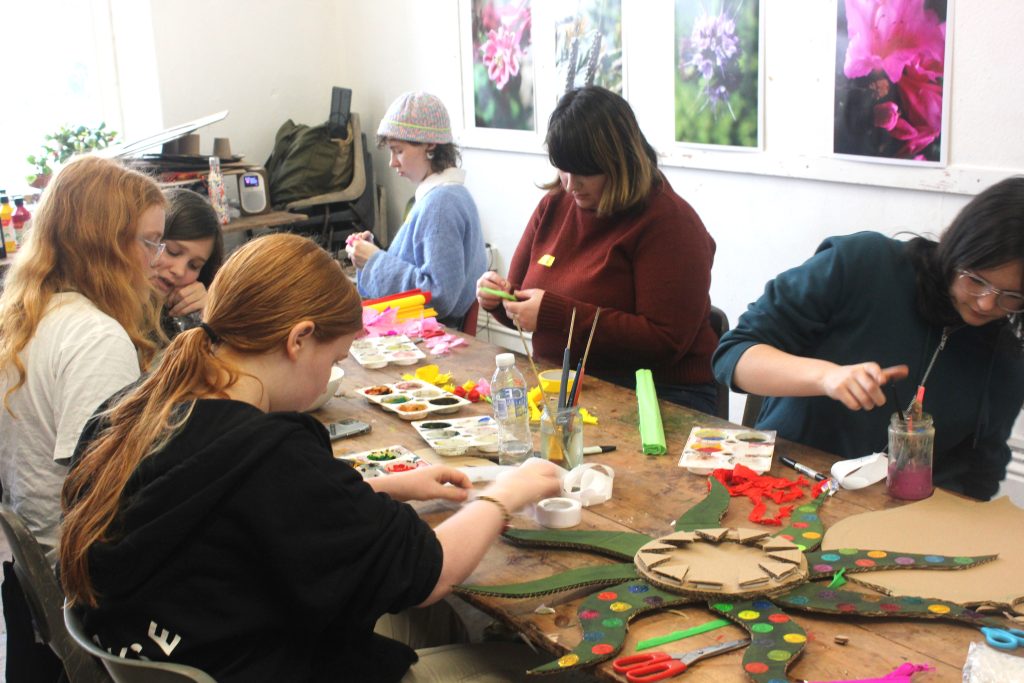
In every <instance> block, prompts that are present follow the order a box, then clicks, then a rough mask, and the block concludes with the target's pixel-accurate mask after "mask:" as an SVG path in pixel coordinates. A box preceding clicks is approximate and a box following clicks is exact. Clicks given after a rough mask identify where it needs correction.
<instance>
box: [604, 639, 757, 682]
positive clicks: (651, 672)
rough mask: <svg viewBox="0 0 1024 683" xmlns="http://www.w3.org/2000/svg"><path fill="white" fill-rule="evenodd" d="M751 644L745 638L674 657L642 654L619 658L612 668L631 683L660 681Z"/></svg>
mask: <svg viewBox="0 0 1024 683" xmlns="http://www.w3.org/2000/svg"><path fill="white" fill-rule="evenodd" d="M749 644H750V639H749V638H743V639H740V640H730V641H729V642H727V643H720V644H718V645H709V646H707V647H702V648H700V649H699V650H694V651H692V652H682V653H679V654H674V655H670V654H666V653H664V652H641V653H639V654H635V655H627V656H625V657H619V658H618V659H616V660H615V661H614V662H613V663H612V667H613V668H614V669H615V671H617V672H618V673H620V674H626V680H628V681H629V682H630V683H648V682H649V681H660V680H662V679H663V678H671V677H672V676H678V675H679V674H681V673H683V672H684V671H686V669H687V667H689V666H690V665H691V664H693V663H694V662H696V661H699V660H701V659H707V658H708V657H714V656H715V655H720V654H722V653H723V652H729V651H730V650H737V649H739V648H741V647H744V646H746V645H749Z"/></svg>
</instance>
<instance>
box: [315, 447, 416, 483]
mask: <svg viewBox="0 0 1024 683" xmlns="http://www.w3.org/2000/svg"><path fill="white" fill-rule="evenodd" d="M334 457H335V458H337V459H338V460H344V461H346V462H348V463H350V464H351V465H352V467H354V468H355V469H356V471H357V472H359V474H361V475H363V479H372V478H374V477H380V476H383V475H385V474H395V473H397V472H408V471H409V470H414V469H417V468H419V467H428V466H429V465H430V463H429V462H427V461H426V460H424V459H423V458H421V457H420V456H418V455H416V454H415V453H413V452H412V451H410V450H409V449H408V448H406V447H405V446H398V445H396V446H388V447H386V448H375V449H373V450H372V451H360V452H359V453H350V454H347V455H336V456H334Z"/></svg>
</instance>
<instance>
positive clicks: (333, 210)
mask: <svg viewBox="0 0 1024 683" xmlns="http://www.w3.org/2000/svg"><path fill="white" fill-rule="evenodd" d="M350 122H351V126H352V135H353V149H352V159H353V162H354V166H353V170H352V180H351V181H350V182H349V184H348V186H347V187H339V188H337V189H336V190H334V191H332V192H327V193H325V194H319V195H316V196H314V197H307V198H305V199H299V200H296V201H293V202H289V203H288V204H287V205H286V206H285V209H286V210H288V211H294V212H297V213H303V214H306V215H307V216H309V218H307V219H306V220H303V221H298V222H296V223H291V224H289V225H288V226H287V228H286V229H287V230H288V231H289V232H298V233H303V234H307V235H309V236H311V237H314V238H316V239H318V240H319V242H320V244H321V246H323V247H324V248H325V249H327V250H328V251H336V250H337V248H338V247H339V246H343V245H344V242H345V238H346V237H347V236H348V235H349V234H351V233H353V232H361V231H363V230H369V231H371V232H373V229H374V227H375V226H376V224H377V189H376V187H377V186H376V183H374V180H373V155H372V154H371V153H370V150H369V149H367V145H366V134H365V133H363V132H362V127H361V125H360V121H359V114H356V113H352V114H350Z"/></svg>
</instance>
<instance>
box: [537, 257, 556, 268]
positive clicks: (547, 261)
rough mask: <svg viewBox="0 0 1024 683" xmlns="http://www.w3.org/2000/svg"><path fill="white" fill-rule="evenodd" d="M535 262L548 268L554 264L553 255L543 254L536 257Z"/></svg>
mask: <svg viewBox="0 0 1024 683" xmlns="http://www.w3.org/2000/svg"><path fill="white" fill-rule="evenodd" d="M537 263H538V264H539V265H542V266H544V267H545V268H550V267H551V266H553V265H555V257H554V256H552V255H551V254H544V255H543V256H541V257H540V258H539V259H537Z"/></svg>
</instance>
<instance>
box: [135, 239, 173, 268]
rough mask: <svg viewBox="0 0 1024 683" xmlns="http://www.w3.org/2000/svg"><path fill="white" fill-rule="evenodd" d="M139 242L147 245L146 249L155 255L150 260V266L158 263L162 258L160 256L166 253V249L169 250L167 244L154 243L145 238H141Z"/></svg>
mask: <svg viewBox="0 0 1024 683" xmlns="http://www.w3.org/2000/svg"><path fill="white" fill-rule="evenodd" d="M139 241H140V242H142V243H143V244H144V245H146V249H149V251H150V252H151V253H152V254H153V258H151V259H150V260H149V265H153V264H154V263H156V261H157V259H158V258H160V255H161V254H163V253H164V250H165V249H167V243H166V242H153V241H152V240H147V239H146V238H145V237H140V238H139Z"/></svg>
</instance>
